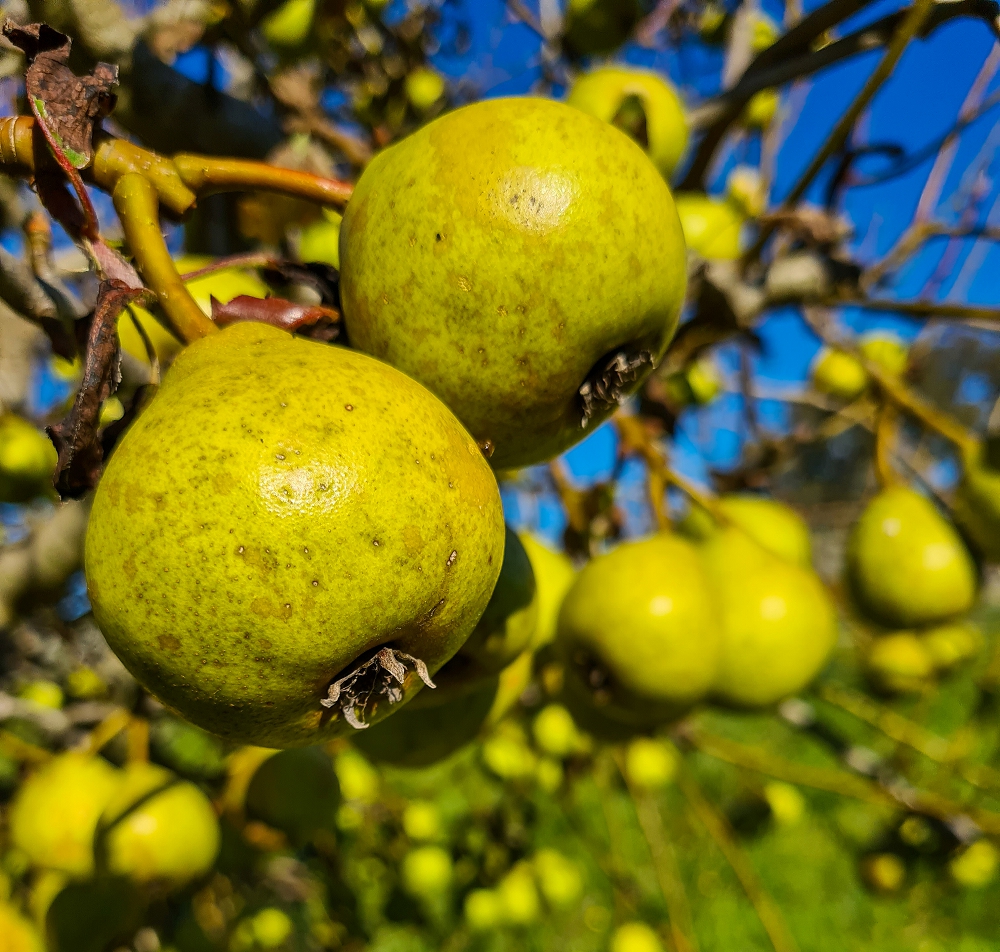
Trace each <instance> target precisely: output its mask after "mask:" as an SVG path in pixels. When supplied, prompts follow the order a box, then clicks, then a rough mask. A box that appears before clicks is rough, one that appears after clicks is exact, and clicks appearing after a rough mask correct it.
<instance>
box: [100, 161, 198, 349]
mask: <svg viewBox="0 0 1000 952" xmlns="http://www.w3.org/2000/svg"><path fill="white" fill-rule="evenodd" d="M112 197H113V199H114V203H115V210H116V211H117V212H118V217H119V218H120V219H121V222H122V228H123V229H124V231H125V238H126V240H127V241H128V245H129V248H130V249H131V251H132V254H133V255H134V256H135V263H136V265H138V268H139V272H140V274H141V275H142V278H143V280H144V281H145V282H146V284H147V285H149V287H150V288H152V290H153V291H155V292H156V296H157V298H158V299H159V302H160V306H161V307H162V308H163V311H164V313H165V314H166V316H167V319H168V320H169V321H170V324H171V329H172V330H173V331H174V332H175V333H176V334H177V336H178V337H180V339H181V340H183V341H184V342H185V343H186V344H190V343H191V342H192V341H195V340H198V339H199V338H201V337H207V336H208V335H209V334H214V333H216V331H217V330H218V328H217V327H216V326H215V324H213V323H212V321H211V320H209V319H208V318H207V317H206V316H205V314H204V313H203V312H202V309H201V308H200V307H198V305H197V303H196V302H195V299H194V298H193V297H191V292H190V291H188V289H187V288H186V287H184V282H183V281H182V280H181V276H180V274H178V272H177V266H176V265H175V264H174V261H173V259H172V258H171V257H170V252H169V251H168V250H167V244H166V242H165V241H164V240H163V233H162V232H161V231H160V217H159V202H158V200H157V194H156V189H155V188H154V187H153V185H152V183H151V182H150V181H149V179H147V178H146V177H145V176H143V175H140V174H139V173H137V172H127V173H126V174H125V175H123V176H122V177H121V178H120V179H119V180H118V183H117V184H116V185H115V190H114V193H113V196H112Z"/></svg>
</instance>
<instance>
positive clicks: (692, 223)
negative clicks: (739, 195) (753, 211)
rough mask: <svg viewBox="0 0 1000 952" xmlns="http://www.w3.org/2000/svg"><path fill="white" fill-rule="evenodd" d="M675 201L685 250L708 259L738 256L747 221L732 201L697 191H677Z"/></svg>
mask: <svg viewBox="0 0 1000 952" xmlns="http://www.w3.org/2000/svg"><path fill="white" fill-rule="evenodd" d="M675 201H676V204H677V214H678V215H679V216H680V220H681V226H682V227H683V229H684V241H685V243H686V244H687V247H688V250H689V251H695V252H697V253H698V254H700V255H701V256H702V257H703V258H708V259H709V260H712V259H717V260H722V261H735V260H736V259H737V258H738V257H739V256H740V254H741V253H742V251H743V242H742V235H743V226H744V225H745V224H746V221H747V219H746V215H745V214H744V213H743V211H742V210H741V209H740V208H739V207H738V206H737V205H736V204H735V203H734V202H730V201H727V200H726V199H723V198H710V197H709V196H708V195H704V194H702V193H701V192H678V193H677V196H676V199H675Z"/></svg>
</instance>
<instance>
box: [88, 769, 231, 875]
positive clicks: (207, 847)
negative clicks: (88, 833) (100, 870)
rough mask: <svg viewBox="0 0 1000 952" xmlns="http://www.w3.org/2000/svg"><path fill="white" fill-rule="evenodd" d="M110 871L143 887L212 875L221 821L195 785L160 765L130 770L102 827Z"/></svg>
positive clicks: (101, 840)
mask: <svg viewBox="0 0 1000 952" xmlns="http://www.w3.org/2000/svg"><path fill="white" fill-rule="evenodd" d="M96 842H97V847H98V849H101V848H103V849H104V850H106V857H107V868H108V870H109V871H110V872H111V873H113V874H116V875H119V876H127V877H128V878H130V879H132V880H134V881H135V882H139V883H152V882H164V883H169V884H171V885H174V886H181V885H183V884H185V883H187V882H190V881H191V880H193V879H197V878H198V877H199V876H203V875H204V874H205V873H207V872H208V871H209V870H210V869H211V868H212V866H213V864H214V863H215V857H216V854H217V853H218V852H219V821H218V819H217V818H216V815H215V810H214V809H213V807H212V803H211V801H210V800H209V799H208V797H207V796H205V794H204V793H202V792H201V790H199V789H198V787H196V786H195V785H194V784H193V783H191V782H190V781H187V780H180V779H179V778H178V777H177V776H176V775H174V774H172V773H171V772H170V771H169V770H166V769H165V768H163V767H158V766H157V765H156V764H149V763H143V762H140V761H137V762H135V763H130V764H128V765H127V766H126V767H125V770H124V771H123V773H122V778H121V782H120V783H119V784H118V786H117V787H116V788H115V791H114V793H113V794H112V795H111V798H110V799H109V801H108V803H107V806H106V807H105V809H104V815H103V816H102V817H101V823H100V826H99V827H98V835H97V840H96Z"/></svg>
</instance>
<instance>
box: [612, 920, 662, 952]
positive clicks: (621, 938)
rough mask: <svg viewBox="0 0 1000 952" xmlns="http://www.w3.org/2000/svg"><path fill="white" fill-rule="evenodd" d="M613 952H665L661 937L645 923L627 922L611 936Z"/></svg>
mask: <svg viewBox="0 0 1000 952" xmlns="http://www.w3.org/2000/svg"><path fill="white" fill-rule="evenodd" d="M610 950H611V952H663V943H662V942H660V939H659V936H657V934H656V933H655V932H654V931H653V930H652V929H651V928H650V927H649V926H647V925H646V923H645V922H626V923H624V924H623V925H620V926H619V927H618V928H617V929H615V931H614V933H613V934H612V936H611V946H610Z"/></svg>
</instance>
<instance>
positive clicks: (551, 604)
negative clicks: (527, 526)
mask: <svg viewBox="0 0 1000 952" xmlns="http://www.w3.org/2000/svg"><path fill="white" fill-rule="evenodd" d="M518 538H520V540H521V544H522V545H523V546H524V551H525V552H527V553H528V558H529V559H530V560H531V568H532V570H533V571H534V573H535V587H536V588H537V591H538V596H537V597H538V621H537V624H536V626H535V636H534V638H533V639H532V641H531V647H532V648H533V649H534V650H536V651H537V650H538V649H539V648H541V647H542V646H543V645H547V644H551V643H552V642H553V641H554V640H555V637H556V626H557V624H558V622H559V609H560V608H561V607H562V601H563V598H565V596H566V593H567V592H568V591H569V589H570V586H571V585H572V584H573V579H575V578H576V568H575V567H574V565H573V562H572V560H571V559H570V557H569V556H568V555H566V553H565V552H557V551H556V550H555V549H552V548H550V547H549V546H548V545H547V544H546V543H544V542H541V541H539V540H538V539H537V538H536V537H535V536H533V535H532V534H531V533H530V532H521V533H518Z"/></svg>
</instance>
